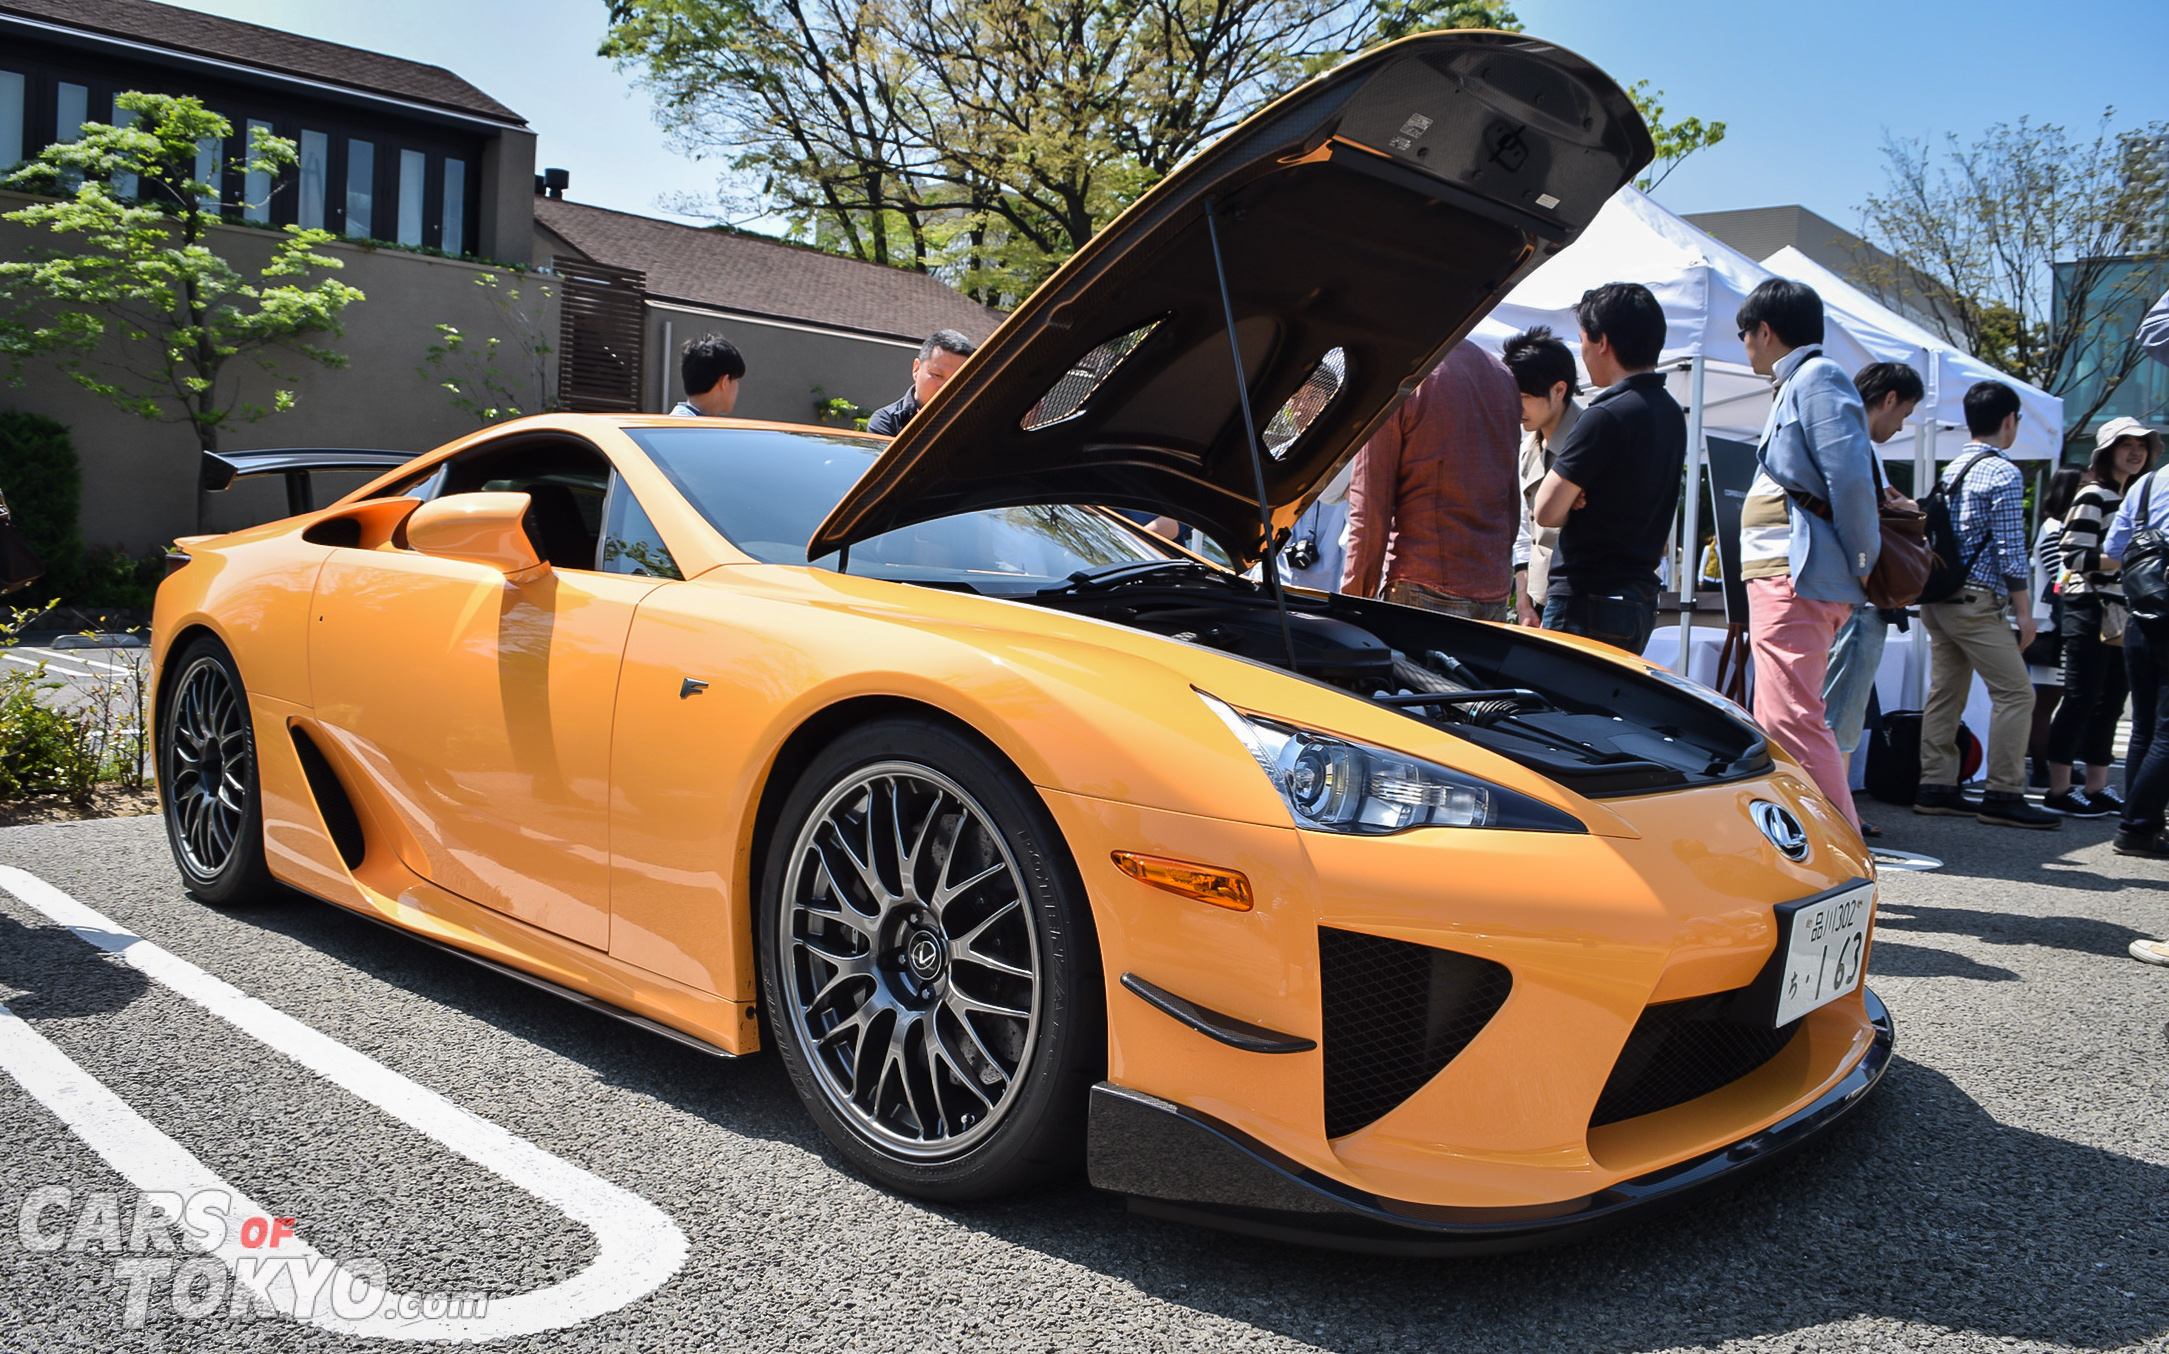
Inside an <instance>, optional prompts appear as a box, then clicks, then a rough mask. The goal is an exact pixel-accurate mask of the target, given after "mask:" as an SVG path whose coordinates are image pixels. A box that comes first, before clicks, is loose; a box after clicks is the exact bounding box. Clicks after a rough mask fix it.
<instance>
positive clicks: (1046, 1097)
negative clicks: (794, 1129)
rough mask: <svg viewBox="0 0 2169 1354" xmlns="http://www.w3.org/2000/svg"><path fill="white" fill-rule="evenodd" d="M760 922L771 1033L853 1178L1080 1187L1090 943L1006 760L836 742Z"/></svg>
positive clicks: (962, 1189) (780, 856)
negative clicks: (1066, 1181) (1050, 1180)
mask: <svg viewBox="0 0 2169 1354" xmlns="http://www.w3.org/2000/svg"><path fill="white" fill-rule="evenodd" d="M758 920H759V932H760V953H761V977H762V1002H763V1008H764V1010H765V1013H766V1016H767V1023H768V1030H769V1033H770V1037H771V1038H773V1040H774V1041H775V1043H776V1046H777V1047H778V1049H779V1050H780V1051H781V1053H782V1054H783V1058H784V1062H785V1064H786V1066H787V1067H788V1068H789V1070H790V1074H791V1082H792V1085H793V1087H794V1089H795V1090H796V1091H797V1092H798V1095H799V1098H800V1099H801V1100H803V1101H804V1102H805V1104H806V1108H807V1110H808V1111H809V1112H810V1113H811V1114H812V1116H813V1118H814V1121H815V1122H816V1123H817V1124H818V1125H819V1126H820V1128H821V1130H822V1132H823V1133H825V1134H826V1135H827V1136H828V1138H829V1139H830V1140H831V1141H832V1142H834V1143H835V1144H836V1146H837V1147H838V1148H839V1149H840V1150H842V1151H843V1153H844V1154H845V1155H846V1156H847V1157H849V1158H850V1159H851V1161H852V1162H853V1163H854V1164H856V1165H857V1166H858V1167H859V1168H860V1169H862V1170H864V1171H865V1172H866V1173H867V1174H868V1175H870V1176H872V1177H873V1178H875V1179H876V1180H878V1181H880V1182H881V1183H882V1184H884V1185H887V1186H889V1187H891V1188H894V1189H897V1190H901V1191H903V1192H906V1193H910V1194H916V1195H920V1196H922V1197H926V1198H934V1199H943V1200H952V1201H961V1200H969V1199H981V1198H987V1197H991V1196H993V1195H997V1194H1001V1193H1005V1192H1007V1191H1010V1190H1013V1189H1016V1188H1018V1187H1020V1186H1022V1185H1025V1184H1027V1183H1030V1182H1031V1181H1033V1180H1037V1179H1040V1178H1043V1177H1046V1176H1050V1175H1054V1174H1059V1173H1062V1172H1064V1171H1068V1170H1073V1169H1075V1167H1076V1165H1077V1164H1078V1162H1079V1160H1080V1158H1081V1154H1082V1147H1083V1126H1084V1113H1085V1097H1086V1094H1087V1092H1088V1091H1089V1090H1090V1088H1091V1085H1092V1083H1093V1082H1094V1081H1096V1080H1097V1079H1098V1078H1099V1075H1100V1069H1101V1067H1102V1066H1103V1065H1104V1062H1105V1056H1106V1054H1105V1035H1104V1033H1103V1021H1102V1019H1101V1008H1100V987H1099V962H1098V951H1097V941H1096V940H1095V938H1094V935H1093V931H1092V927H1091V919H1090V916H1089V912H1088V909H1087V905H1086V903H1085V899H1084V890H1083V887H1082V885H1081V884H1080V883H1079V881H1078V880H1077V878H1076V872H1075V869H1074V867H1073V866H1072V864H1071V863H1070V860H1069V856H1068V853H1067V851H1066V849H1065V848H1064V846H1063V844H1062V841H1061V838H1060V835H1059V833H1058V831H1057V830H1056V828H1055V826H1054V823H1053V820H1052V819H1051V818H1050V817H1049V816H1048V814H1047V811H1046V807H1045V805H1044V804H1043V803H1041V802H1040V799H1039V797H1038V794H1037V793H1036V792H1035V791H1034V790H1033V789H1032V787H1031V786H1030V784H1029V783H1028V782H1026V781H1025V780H1024V778H1023V777H1022V776H1020V775H1018V774H1017V772H1016V770H1015V769H1014V768H1013V767H1011V766H1009V765H1008V763H1007V762H1005V761H1003V760H1002V759H1001V758H1000V757H999V756H998V755H997V754H995V753H993V752H992V751H991V750H989V749H987V748H986V747H984V746H983V745H982V744H980V743H979V742H978V741H977V740H975V739H973V738H971V737H969V736H967V735H965V734H963V733H962V732H959V731H956V730H952V729H950V728H947V727H945V726H943V725H940V724H936V723H933V722H931V721H922V720H885V721H882V722H880V723H876V724H869V725H865V726H862V727H861V728H858V729H855V730H852V731H851V732H849V733H846V734H845V735H843V736H842V737H841V738H840V739H838V740H837V741H836V742H835V743H833V744H831V745H830V746H829V747H828V748H827V749H825V750H824V751H823V752H822V753H821V754H819V755H818V756H817V757H816V758H815V759H814V761H813V764H812V765H811V766H809V767H808V768H807V769H806V771H805V773H804V775H802V776H801V777H800V778H799V781H798V784H797V786H796V788H794V789H793V791H792V792H791V795H790V798H789V799H788V800H787V801H786V802H785V804H784V808H783V812H782V813H781V815H780V816H779V818H778V821H777V823H776V827H775V835H774V837H773V839H772V842H771V846H770V850H769V852H768V859H767V862H766V869H765V871H764V874H763V887H762V890H761V895H760V908H759V918H758Z"/></svg>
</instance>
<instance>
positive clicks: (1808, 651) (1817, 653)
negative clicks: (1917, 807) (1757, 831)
mask: <svg viewBox="0 0 2169 1354" xmlns="http://www.w3.org/2000/svg"><path fill="white" fill-rule="evenodd" d="M1852 616H1853V608H1852V607H1851V606H1850V605H1848V604H1846V603H1844V602H1817V601H1813V600H1811V599H1809V598H1806V597H1801V596H1799V595H1797V594H1796V593H1794V592H1793V590H1792V579H1790V578H1755V579H1750V580H1748V584H1747V642H1748V645H1749V647H1750V648H1751V649H1752V651H1753V652H1754V655H1755V722H1756V723H1758V724H1760V725H1762V728H1763V731H1764V732H1765V733H1767V734H1769V735H1770V736H1771V737H1772V738H1775V739H1776V740H1777V742H1778V746H1780V747H1782V748H1784V749H1785V751H1787V752H1789V753H1791V754H1792V755H1793V757H1794V758H1796V759H1797V760H1798V761H1799V762H1800V764H1801V765H1802V766H1805V767H1806V768H1807V771H1808V774H1809V775H1810V776H1812V777H1814V779H1815V784H1816V786H1817V787H1818V788H1820V789H1821V790H1822V792H1823V793H1824V794H1825V795H1827V796H1828V797H1829V799H1830V802H1831V803H1832V804H1834V805H1836V806H1837V809H1838V812H1840V813H1842V814H1844V815H1845V821H1846V822H1848V823H1851V824H1852V825H1853V826H1854V827H1855V828H1858V827H1859V826H1860V811H1859V810H1857V809H1855V808H1854V807H1853V792H1852V789H1851V788H1850V787H1849V786H1848V785H1847V784H1846V776H1845V759H1844V758H1843V757H1842V756H1840V755H1839V754H1838V740H1837V739H1836V738H1835V737H1834V736H1832V734H1831V732H1830V725H1829V723H1828V721H1827V720H1826V718H1825V716H1824V712H1823V676H1824V674H1825V673H1827V672H1828V671H1829V670H1830V646H1831V645H1832V644H1833V643H1835V642H1836V640H1837V637H1838V631H1839V630H1841V629H1843V628H1844V626H1845V623H1846V622H1847V621H1849V620H1851V619H1852Z"/></svg>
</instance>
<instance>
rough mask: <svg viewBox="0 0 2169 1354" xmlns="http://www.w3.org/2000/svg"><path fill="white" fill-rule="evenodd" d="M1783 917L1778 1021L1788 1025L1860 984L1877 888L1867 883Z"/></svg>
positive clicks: (1801, 907)
mask: <svg viewBox="0 0 2169 1354" xmlns="http://www.w3.org/2000/svg"><path fill="white" fill-rule="evenodd" d="M1779 915H1780V917H1781V918H1782V919H1783V921H1784V923H1785V925H1786V934H1785V942H1784V943H1785V969H1784V972H1783V974H1782V975H1780V978H1779V982H1778V989H1777V1020H1776V1022H1775V1023H1776V1024H1778V1025H1789V1024H1791V1023H1792V1022H1793V1021H1795V1020H1798V1019H1799V1018H1800V1017H1801V1016H1804V1015H1806V1014H1807V1013H1808V1012H1810V1011H1812V1010H1814V1009H1815V1008H1816V1007H1818V1006H1822V1005H1825V1004H1827V1003H1829V1002H1833V1001H1836V1000H1837V999H1838V998H1839V997H1842V996H1844V995H1845V994H1846V993H1848V992H1851V991H1852V990H1853V989H1855V988H1857V987H1859V986H1860V979H1861V970H1862V969H1863V968H1865V967H1866V965H1865V964H1864V963H1863V961H1864V960H1865V959H1866V958H1867V953H1868V923H1869V922H1870V921H1872V920H1873V919H1874V917H1875V885H1873V884H1863V885H1861V886H1860V887H1859V888H1857V889H1847V890H1846V891H1845V892H1843V893H1838V894H1833V895H1831V896H1830V897H1828V898H1824V899H1822V900H1821V901H1819V902H1812V903H1805V904H1802V905H1801V906H1799V907H1796V908H1794V909H1792V911H1791V913H1790V914H1789V915H1787V914H1785V913H1782V912H1781V913H1780V914H1779Z"/></svg>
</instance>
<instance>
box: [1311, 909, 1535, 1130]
mask: <svg viewBox="0 0 2169 1354" xmlns="http://www.w3.org/2000/svg"><path fill="white" fill-rule="evenodd" d="M1318 961H1319V974H1320V979H1321V983H1322V985H1323V988H1324V994H1323V1002H1324V1012H1323V1014H1324V1039H1323V1041H1322V1042H1323V1045H1324V1058H1325V1131H1326V1136H1327V1137H1329V1138H1338V1137H1340V1136H1342V1135H1343V1134H1347V1133H1353V1132H1355V1131H1356V1130H1357V1129H1359V1128H1364V1127H1367V1126H1369V1125H1370V1124H1373V1123H1376V1122H1377V1121H1378V1120H1379V1119H1380V1118H1382V1117H1384V1115H1385V1114H1386V1113H1387V1112H1388V1111H1389V1110H1391V1109H1393V1108H1394V1107H1395V1106H1396V1105H1399V1104H1400V1103H1401V1102H1402V1101H1404V1100H1406V1099H1408V1098H1409V1097H1410V1096H1412V1095H1414V1094H1415V1093H1416V1092H1417V1091H1418V1090H1420V1089H1421V1088H1422V1087H1423V1084H1424V1083H1425V1082H1427V1081H1429V1080H1431V1078H1433V1077H1435V1076H1437V1075H1438V1074H1439V1072H1440V1071H1441V1070H1443V1069H1444V1068H1445V1066H1446V1064H1448V1063H1450V1062H1452V1061H1453V1060H1454V1058H1455V1057H1456V1056H1457V1055H1458V1054H1459V1053H1460V1052H1461V1050H1462V1049H1464V1048H1466V1047H1468V1044H1469V1041H1470V1040H1471V1039H1474V1038H1475V1037H1476V1036H1477V1034H1478V1032H1479V1031H1481V1030H1482V1029H1483V1028H1484V1026H1485V1025H1487V1024H1489V1023H1490V1021H1491V1017H1492V1016H1494V1015H1497V1014H1498V1011H1499V1007H1500V1006H1501V1005H1503V1004H1504V1003H1505V1001H1506V994H1507V993H1508V992H1509V991H1511V990H1512V989H1513V986H1514V977H1513V974H1512V973H1510V972H1509V971H1508V970H1507V967H1506V966H1505V965H1504V964H1498V963H1493V962H1492V961H1491V960H1489V959H1479V958H1477V957H1476V956H1475V955H1472V954H1458V953H1456V952H1454V951H1452V950H1440V949H1433V948H1432V947H1431V946H1429V945H1413V944H1410V943H1409V942H1407V941H1405V940H1389V939H1387V938H1386V937H1385V936H1373V935H1366V934H1364V933H1363V932H1361V931H1339V930H1334V929H1332V928H1329V927H1320V928H1319V930H1318Z"/></svg>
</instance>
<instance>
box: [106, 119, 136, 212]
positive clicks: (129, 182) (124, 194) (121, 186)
mask: <svg viewBox="0 0 2169 1354" xmlns="http://www.w3.org/2000/svg"><path fill="white" fill-rule="evenodd" d="M113 125H114V126H116V127H133V126H135V125H136V110H135V109H133V108H123V107H121V106H120V97H119V96H118V95H115V96H114V99H113ZM109 186H110V187H111V188H112V189H113V196H115V197H118V198H131V199H132V198H134V197H135V195H136V176H135V175H133V174H115V175H114V176H113V178H112V181H111V183H110V185H109Z"/></svg>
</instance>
